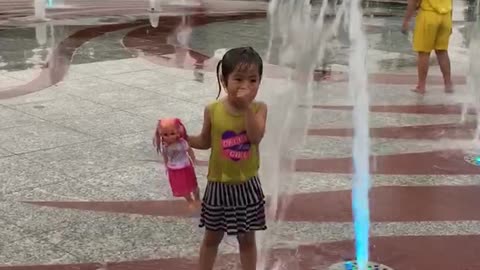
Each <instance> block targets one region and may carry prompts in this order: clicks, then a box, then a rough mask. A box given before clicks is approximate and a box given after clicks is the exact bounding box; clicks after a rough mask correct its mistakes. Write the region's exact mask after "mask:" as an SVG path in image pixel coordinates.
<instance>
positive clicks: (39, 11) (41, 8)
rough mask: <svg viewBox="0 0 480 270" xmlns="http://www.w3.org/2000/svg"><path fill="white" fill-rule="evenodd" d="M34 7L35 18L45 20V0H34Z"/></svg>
mask: <svg viewBox="0 0 480 270" xmlns="http://www.w3.org/2000/svg"><path fill="white" fill-rule="evenodd" d="M34 1H35V2H34V9H35V18H36V19H37V20H42V21H43V20H45V18H46V16H45V9H46V2H45V0H34Z"/></svg>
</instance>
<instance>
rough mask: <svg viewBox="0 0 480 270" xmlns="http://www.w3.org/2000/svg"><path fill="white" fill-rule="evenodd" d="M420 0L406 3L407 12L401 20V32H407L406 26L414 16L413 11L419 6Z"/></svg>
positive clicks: (411, 0)
mask: <svg viewBox="0 0 480 270" xmlns="http://www.w3.org/2000/svg"><path fill="white" fill-rule="evenodd" d="M420 1H421V0H408V2H407V11H406V12H405V17H404V19H403V25H402V31H403V32H407V31H408V25H409V23H410V19H412V17H413V15H414V14H415V10H417V7H418V6H419V4H420Z"/></svg>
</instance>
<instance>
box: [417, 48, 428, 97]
mask: <svg viewBox="0 0 480 270" xmlns="http://www.w3.org/2000/svg"><path fill="white" fill-rule="evenodd" d="M429 62H430V53H429V52H428V53H427V52H419V53H418V59H417V71H418V83H417V87H416V89H415V91H416V92H418V93H425V88H426V87H427V75H428V66H429Z"/></svg>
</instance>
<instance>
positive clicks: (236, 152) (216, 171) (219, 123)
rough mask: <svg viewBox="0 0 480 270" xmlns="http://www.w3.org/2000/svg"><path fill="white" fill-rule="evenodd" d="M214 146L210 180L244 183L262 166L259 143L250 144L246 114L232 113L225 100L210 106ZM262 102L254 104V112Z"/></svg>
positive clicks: (211, 156)
mask: <svg viewBox="0 0 480 270" xmlns="http://www.w3.org/2000/svg"><path fill="white" fill-rule="evenodd" d="M208 109H209V112H210V119H211V139H212V147H211V153H210V160H209V163H208V175H207V179H208V181H213V182H224V183H232V182H244V181H246V180H248V179H250V178H252V177H253V176H256V175H257V173H258V169H259V167H260V156H259V153H258V145H255V144H250V142H249V141H248V138H247V132H246V130H245V117H244V116H243V115H238V116H237V115H232V114H230V113H229V112H228V111H227V110H226V108H225V105H224V104H223V102H222V101H216V102H214V103H212V104H210V105H209V106H208ZM257 110H258V104H254V111H257Z"/></svg>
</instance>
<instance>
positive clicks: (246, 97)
mask: <svg viewBox="0 0 480 270" xmlns="http://www.w3.org/2000/svg"><path fill="white" fill-rule="evenodd" d="M252 92H253V91H249V90H239V91H238V92H237V102H238V105H239V106H240V107H241V108H242V109H247V108H248V107H249V106H250V104H252V101H253V99H254V98H255V96H254V93H252Z"/></svg>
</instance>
